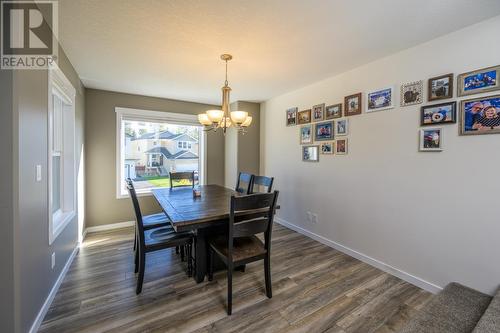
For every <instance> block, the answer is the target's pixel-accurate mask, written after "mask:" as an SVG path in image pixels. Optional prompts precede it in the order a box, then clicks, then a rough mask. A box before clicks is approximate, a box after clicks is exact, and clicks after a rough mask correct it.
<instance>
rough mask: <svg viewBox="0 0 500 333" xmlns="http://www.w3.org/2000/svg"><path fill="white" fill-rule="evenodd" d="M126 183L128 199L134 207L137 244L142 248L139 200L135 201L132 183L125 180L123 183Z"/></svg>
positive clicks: (142, 227) (142, 235)
mask: <svg viewBox="0 0 500 333" xmlns="http://www.w3.org/2000/svg"><path fill="white" fill-rule="evenodd" d="M125 182H126V183H127V190H128V193H129V195H130V199H131V200H132V205H133V206H134V213H135V227H136V230H137V234H138V235H139V244H140V245H141V246H144V244H145V240H144V224H143V222H142V213H141V207H140V206H139V200H138V199H137V193H136V192H135V187H134V183H133V182H132V180H131V179H130V178H127V180H126V181H125Z"/></svg>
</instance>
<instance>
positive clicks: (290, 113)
mask: <svg viewBox="0 0 500 333" xmlns="http://www.w3.org/2000/svg"><path fill="white" fill-rule="evenodd" d="M297 111H298V108H290V109H288V110H286V126H295V125H297Z"/></svg>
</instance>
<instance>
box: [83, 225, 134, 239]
mask: <svg viewBox="0 0 500 333" xmlns="http://www.w3.org/2000/svg"><path fill="white" fill-rule="evenodd" d="M134 223H135V222H134V221H127V222H119V223H111V224H103V225H97V226H95V227H88V228H86V229H85V231H84V232H83V234H84V235H86V234H87V233H92V232H99V231H106V230H113V229H121V228H127V227H133V226H134ZM84 238H85V237H84Z"/></svg>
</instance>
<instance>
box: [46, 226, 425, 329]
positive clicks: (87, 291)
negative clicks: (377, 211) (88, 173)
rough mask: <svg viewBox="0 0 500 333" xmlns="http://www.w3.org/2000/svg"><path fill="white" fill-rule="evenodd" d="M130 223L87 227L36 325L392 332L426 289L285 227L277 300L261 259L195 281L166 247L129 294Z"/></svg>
mask: <svg viewBox="0 0 500 333" xmlns="http://www.w3.org/2000/svg"><path fill="white" fill-rule="evenodd" d="M132 237H133V230H132V229H121V230H117V231H112V232H101V233H96V234H89V235H88V236H87V238H86V240H85V242H84V244H83V247H82V249H81V250H80V253H79V254H78V255H77V257H76V258H75V260H74V262H73V264H72V266H71V268H70V270H69V271H68V274H67V275H66V278H65V279H64V282H63V283H62V285H61V287H60V289H59V292H58V293H57V295H56V297H55V300H54V302H53V303H52V306H51V308H50V310H49V312H48V313H47V315H46V317H45V319H44V322H43V324H42V326H41V328H40V332H58V333H59V332H119V333H126V332H200V333H206V332H308V333H309V332H362V333H367V332H394V331H397V330H398V329H399V328H400V327H401V326H402V325H404V324H405V322H407V321H408V318H410V317H411V316H413V315H414V314H415V312H416V311H417V310H418V309H419V308H421V307H422V306H423V305H424V304H425V303H426V302H427V301H428V300H429V298H430V297H431V295H430V294H429V293H427V292H425V291H423V290H421V289H419V288H417V287H415V286H413V285H411V284H408V283H406V282H404V281H402V280H400V279H398V278H396V277H394V276H391V275H389V274H386V273H384V272H382V271H380V270H378V269H376V268H373V267H371V266H369V265H367V264H365V263H362V262H360V261H358V260H356V259H354V258H351V257H349V256H347V255H345V254H342V253H341V252H338V251H336V250H333V249H331V248H329V247H327V246H325V245H322V244H320V243H318V242H316V241H314V240H312V239H309V238H307V237H305V236H302V235H300V234H298V233H296V232H294V231H291V230H289V229H286V228H284V227H281V226H279V225H278V226H276V227H275V231H274V233H273V250H272V280H273V296H274V297H273V298H272V299H267V298H266V296H265V291H264V274H263V265H262V264H261V263H259V262H257V263H253V264H250V265H248V266H247V269H246V272H245V273H241V272H236V273H235V275H234V276H233V283H234V286H233V293H234V294H233V315H232V316H230V317H229V316H227V315H226V311H225V297H226V279H225V274H224V272H219V273H216V274H215V276H214V280H213V281H212V282H206V281H205V282H203V283H200V284H196V283H195V281H194V280H193V279H190V278H188V277H187V276H186V274H185V269H186V267H185V263H181V262H180V260H179V257H178V256H177V255H176V254H175V253H174V252H173V251H171V250H165V251H160V252H158V253H154V254H148V258H147V266H146V277H145V283H144V288H143V292H142V294H141V295H139V296H136V295H135V277H134V272H133V265H132V243H133V242H132Z"/></svg>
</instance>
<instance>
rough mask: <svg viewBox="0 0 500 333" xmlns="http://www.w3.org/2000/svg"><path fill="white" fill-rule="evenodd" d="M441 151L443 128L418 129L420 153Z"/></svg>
mask: <svg viewBox="0 0 500 333" xmlns="http://www.w3.org/2000/svg"><path fill="white" fill-rule="evenodd" d="M442 150H443V128H442V127H433V128H422V129H420V151H442Z"/></svg>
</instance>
